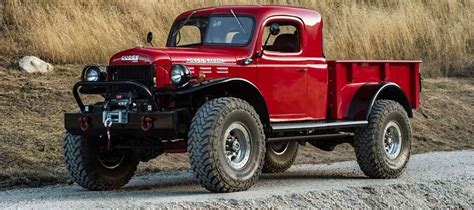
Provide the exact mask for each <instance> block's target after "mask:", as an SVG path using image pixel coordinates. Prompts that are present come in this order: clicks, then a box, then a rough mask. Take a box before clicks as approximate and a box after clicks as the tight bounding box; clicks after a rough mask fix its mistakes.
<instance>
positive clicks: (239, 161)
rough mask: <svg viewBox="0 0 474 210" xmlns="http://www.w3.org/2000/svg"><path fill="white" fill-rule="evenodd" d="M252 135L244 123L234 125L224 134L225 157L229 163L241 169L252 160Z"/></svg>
mask: <svg viewBox="0 0 474 210" xmlns="http://www.w3.org/2000/svg"><path fill="white" fill-rule="evenodd" d="M250 141H251V139H250V133H249V131H248V129H247V127H245V125H243V124H242V123H239V122H235V123H232V124H231V125H230V126H229V127H228V128H227V129H226V131H225V133H224V141H223V142H224V144H223V146H224V155H225V157H226V161H227V163H228V164H229V165H230V166H231V167H232V168H234V169H240V168H242V167H244V166H245V164H246V163H247V162H248V160H249V159H250Z"/></svg>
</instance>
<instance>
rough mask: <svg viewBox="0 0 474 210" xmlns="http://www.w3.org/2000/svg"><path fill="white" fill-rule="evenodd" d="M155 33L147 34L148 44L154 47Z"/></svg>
mask: <svg viewBox="0 0 474 210" xmlns="http://www.w3.org/2000/svg"><path fill="white" fill-rule="evenodd" d="M152 42H153V33H151V32H148V33H147V34H146V43H149V44H150V45H151V46H153V43H152Z"/></svg>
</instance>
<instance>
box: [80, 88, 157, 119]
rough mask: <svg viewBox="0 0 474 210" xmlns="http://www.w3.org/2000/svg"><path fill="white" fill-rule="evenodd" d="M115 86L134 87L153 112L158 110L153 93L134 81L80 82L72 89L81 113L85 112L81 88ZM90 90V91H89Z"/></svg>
mask: <svg viewBox="0 0 474 210" xmlns="http://www.w3.org/2000/svg"><path fill="white" fill-rule="evenodd" d="M114 86H129V87H132V89H134V90H136V91H140V92H142V93H143V94H144V95H145V96H146V97H147V100H148V102H149V103H150V104H151V105H152V107H153V111H157V110H158V105H157V104H156V102H155V98H154V96H153V94H152V93H151V91H150V90H149V89H148V88H147V87H146V86H145V85H143V84H141V83H137V82H134V81H107V82H86V81H82V82H78V83H76V84H75V85H74V87H73V88H72V93H73V95H74V99H75V100H76V102H77V104H78V105H79V108H80V109H81V111H82V112H83V111H84V103H83V102H82V100H81V97H80V95H79V88H80V87H88V88H92V89H96V88H100V87H114ZM89 90H90V89H89Z"/></svg>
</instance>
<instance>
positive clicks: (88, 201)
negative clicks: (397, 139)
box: [0, 150, 474, 209]
mask: <svg viewBox="0 0 474 210" xmlns="http://www.w3.org/2000/svg"><path fill="white" fill-rule="evenodd" d="M301 206H315V207H342V208H346V207H377V208H385V207H408V206H409V207H470V208H472V207H474V150H469V151H456V152H437V153H426V154H421V155H414V156H412V158H411V160H410V163H409V165H408V169H407V170H406V172H405V173H404V175H402V177H400V178H398V179H392V180H380V179H368V178H366V177H365V176H364V175H363V174H362V172H361V171H360V170H359V168H358V166H357V163H356V162H354V161H349V162H340V163H333V164H323V165H296V166H293V167H292V168H291V169H290V170H289V171H288V172H286V173H282V174H272V175H264V176H263V177H262V178H261V179H260V181H259V182H258V183H257V185H256V186H254V187H253V188H251V189H250V190H249V191H246V192H238V193H228V194H214V193H209V192H207V191H205V190H204V189H203V188H201V187H200V186H199V184H198V183H197V182H196V180H195V179H194V178H193V176H192V173H191V172H190V171H178V172H168V173H157V174H154V175H149V176H142V177H136V178H134V179H133V180H132V181H131V182H130V184H128V185H127V186H126V187H124V188H123V189H122V190H120V191H113V192H89V191H85V190H83V189H82V188H80V187H79V186H77V185H56V186H49V187H43V188H29V189H16V190H8V191H0V208H61V209H62V208H110V207H112V208H139V207H146V208H155V207H156V208H160V207H171V208H176V207H177V208H187V207H198V208H199V207H204V208H207V207H211V208H216V207H219V208H220V207H276V208H287V207H301Z"/></svg>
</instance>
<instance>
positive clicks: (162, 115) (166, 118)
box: [64, 109, 189, 138]
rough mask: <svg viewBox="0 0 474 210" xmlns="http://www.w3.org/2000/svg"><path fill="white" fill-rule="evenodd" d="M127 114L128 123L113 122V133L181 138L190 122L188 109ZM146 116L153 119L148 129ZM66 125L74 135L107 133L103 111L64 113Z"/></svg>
mask: <svg viewBox="0 0 474 210" xmlns="http://www.w3.org/2000/svg"><path fill="white" fill-rule="evenodd" d="M127 114H128V123H126V124H112V126H111V133H112V134H119V135H121V136H127V135H129V136H153V137H159V138H180V137H182V136H183V135H184V134H185V133H186V129H187V125H188V124H189V111H188V109H175V110H170V111H161V112H149V113H135V112H129V113H127ZM146 118H149V119H152V122H151V123H149V124H147V125H149V126H145V127H147V129H144V125H145V124H146V122H144V121H143V120H144V119H146ZM84 119H85V120H84ZM85 121H86V122H85ZM144 123H145V124H144ZM64 127H65V128H66V130H67V131H68V132H69V133H71V134H74V135H100V134H105V133H106V128H105V127H104V124H103V118H102V112H95V113H66V114H64Z"/></svg>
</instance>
